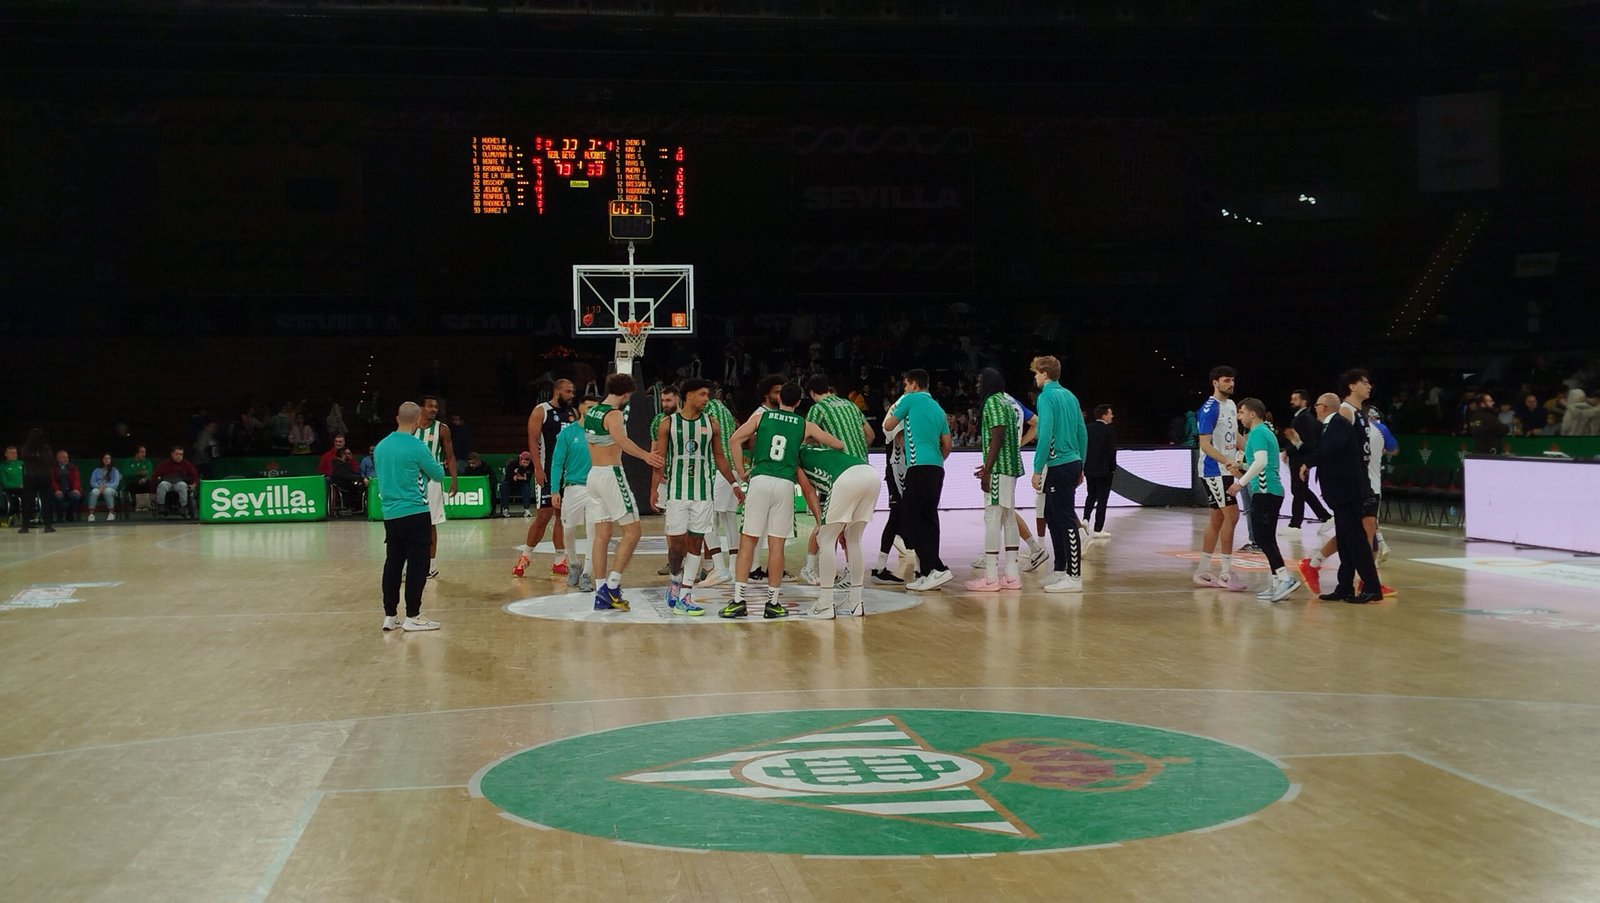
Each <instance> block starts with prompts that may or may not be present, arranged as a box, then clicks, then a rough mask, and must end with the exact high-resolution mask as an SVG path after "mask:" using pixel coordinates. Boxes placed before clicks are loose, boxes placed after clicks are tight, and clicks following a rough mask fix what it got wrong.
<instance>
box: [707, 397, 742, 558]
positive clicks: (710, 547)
mask: <svg viewBox="0 0 1600 903" xmlns="http://www.w3.org/2000/svg"><path fill="white" fill-rule="evenodd" d="M706 415H707V416H709V417H710V418H711V419H712V420H715V421H716V422H717V429H718V431H719V434H720V435H721V437H722V453H723V454H724V455H727V456H728V460H729V461H730V462H731V461H732V460H733V457H732V455H731V454H730V453H729V452H728V439H729V438H731V437H732V436H733V434H734V432H735V431H736V430H738V429H739V422H738V421H737V420H735V419H734V416H733V411H731V410H729V409H728V406H727V405H726V404H724V403H723V402H722V399H720V398H717V397H716V384H715V383H713V384H712V397H711V399H710V400H709V401H707V402H706ZM712 483H713V485H712V487H711V515H712V518H713V519H714V521H715V526H716V529H714V530H712V531H711V533H710V534H709V535H707V536H706V545H707V549H706V556H707V557H708V558H709V559H710V560H711V561H712V562H713V564H714V570H713V571H712V573H711V574H710V576H708V577H706V579H704V580H702V581H700V585H701V586H716V585H718V584H721V583H729V582H732V580H733V562H731V561H729V560H728V557H729V555H730V553H736V551H737V549H738V547H739V499H738V497H737V496H736V495H735V494H734V491H733V483H732V482H731V481H729V480H728V479H727V478H726V477H724V476H723V475H722V474H720V473H718V474H717V475H716V476H715V477H713V478H712Z"/></svg>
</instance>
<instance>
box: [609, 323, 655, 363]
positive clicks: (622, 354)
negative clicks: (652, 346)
mask: <svg viewBox="0 0 1600 903" xmlns="http://www.w3.org/2000/svg"><path fill="white" fill-rule="evenodd" d="M617 336H618V338H617V350H616V355H617V372H618V373H632V372H633V362H634V360H636V359H638V358H641V357H644V344H645V342H647V341H649V339H650V324H649V323H644V322H641V321H638V320H624V321H622V322H620V323H618V324H617Z"/></svg>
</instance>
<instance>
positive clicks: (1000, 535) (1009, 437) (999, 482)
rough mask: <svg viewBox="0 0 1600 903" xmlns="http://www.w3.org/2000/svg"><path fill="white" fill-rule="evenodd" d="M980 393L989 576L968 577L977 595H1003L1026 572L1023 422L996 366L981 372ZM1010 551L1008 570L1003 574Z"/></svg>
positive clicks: (985, 569) (1018, 584)
mask: <svg viewBox="0 0 1600 903" xmlns="http://www.w3.org/2000/svg"><path fill="white" fill-rule="evenodd" d="M978 397H979V398H981V399H983V415H982V421H981V426H980V428H979V442H980V443H981V444H982V454H983V464H982V465H981V466H980V467H979V468H978V469H977V471H976V476H977V477H978V485H979V486H981V487H982V488H983V494H984V496H985V500H986V504H985V505H984V509H983V550H984V552H983V576H982V577H979V578H978V579H976V580H968V581H967V589H968V590H969V591H971V592H975V593H997V592H999V591H1000V590H1002V589H1022V574H1021V573H1019V572H1018V570H1017V544H1018V539H1017V478H1018V477H1020V476H1022V451H1021V449H1020V448H1019V447H1018V445H1017V440H1018V439H1019V438H1021V436H1022V424H1021V423H1020V422H1019V420H1020V415H1019V413H1018V411H1017V408H1016V407H1013V406H1012V403H1011V398H1010V397H1009V396H1008V395H1006V380H1005V377H1004V376H1002V375H1000V371H999V370H996V369H995V368H993V367H986V368H984V370H983V372H982V373H980V374H978ZM1002 552H1003V553H1004V568H1005V573H1004V575H1003V576H1002V575H1001V573H1000V568H1001V564H1002V562H1001V557H1002Z"/></svg>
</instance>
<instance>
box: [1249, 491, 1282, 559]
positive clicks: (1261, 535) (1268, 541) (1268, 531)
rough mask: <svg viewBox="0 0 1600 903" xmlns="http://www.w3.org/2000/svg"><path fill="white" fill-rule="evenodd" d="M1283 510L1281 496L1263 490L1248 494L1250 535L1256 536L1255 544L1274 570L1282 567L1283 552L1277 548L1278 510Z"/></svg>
mask: <svg viewBox="0 0 1600 903" xmlns="http://www.w3.org/2000/svg"><path fill="white" fill-rule="evenodd" d="M1281 510H1283V496H1281V495H1267V494H1266V493H1264V492H1261V493H1251V495H1250V526H1252V527H1253V528H1254V531H1253V532H1252V533H1251V535H1252V536H1255V537H1258V538H1257V539H1256V541H1255V543H1256V545H1258V546H1260V547H1261V554H1263V555H1265V556H1267V564H1270V565H1272V570H1273V571H1274V572H1276V571H1277V570H1278V569H1279V568H1281V567H1283V552H1282V551H1281V550H1279V549H1278V512H1279V511H1281Z"/></svg>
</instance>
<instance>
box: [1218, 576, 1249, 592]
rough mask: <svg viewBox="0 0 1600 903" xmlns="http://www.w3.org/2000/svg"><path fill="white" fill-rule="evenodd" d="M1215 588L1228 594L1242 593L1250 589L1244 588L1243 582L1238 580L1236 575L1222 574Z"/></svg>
mask: <svg viewBox="0 0 1600 903" xmlns="http://www.w3.org/2000/svg"><path fill="white" fill-rule="evenodd" d="M1217 586H1218V587H1219V588H1221V589H1225V590H1227V591H1228V592H1230V593H1242V592H1244V591H1245V590H1247V589H1249V588H1250V587H1248V586H1246V585H1245V583H1244V581H1243V580H1240V579H1239V577H1238V575H1236V574H1223V575H1222V576H1221V577H1218V578H1217Z"/></svg>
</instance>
